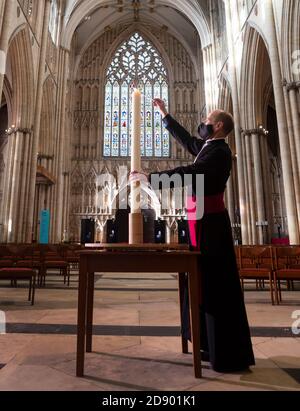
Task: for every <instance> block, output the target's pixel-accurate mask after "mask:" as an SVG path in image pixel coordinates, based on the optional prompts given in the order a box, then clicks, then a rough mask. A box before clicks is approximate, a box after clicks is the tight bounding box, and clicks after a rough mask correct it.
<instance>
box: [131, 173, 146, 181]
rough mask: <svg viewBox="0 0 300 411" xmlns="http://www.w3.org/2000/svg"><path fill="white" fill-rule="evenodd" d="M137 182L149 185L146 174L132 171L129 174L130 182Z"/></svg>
mask: <svg viewBox="0 0 300 411" xmlns="http://www.w3.org/2000/svg"><path fill="white" fill-rule="evenodd" d="M136 181H141V182H144V183H148V177H147V175H146V174H144V173H141V172H139V171H132V172H131V173H130V174H129V182H130V183H134V182H136Z"/></svg>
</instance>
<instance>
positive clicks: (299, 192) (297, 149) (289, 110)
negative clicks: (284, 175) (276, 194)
mask: <svg viewBox="0 0 300 411" xmlns="http://www.w3.org/2000/svg"><path fill="white" fill-rule="evenodd" d="M283 86H284V88H283V93H284V99H285V107H286V115H287V126H288V134H289V141H290V147H291V159H292V170H293V179H294V188H295V195H296V208H297V215H298V221H300V175H299V172H300V162H299V159H300V130H299V129H298V127H300V121H299V113H298V108H297V95H296V89H297V87H296V86H295V83H290V84H289V85H288V84H287V83H286V82H285V81H283Z"/></svg>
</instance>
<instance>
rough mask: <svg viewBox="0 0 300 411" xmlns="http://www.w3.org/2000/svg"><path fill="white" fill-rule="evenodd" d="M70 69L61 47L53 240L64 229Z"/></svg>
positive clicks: (53, 199) (59, 238)
mask: <svg viewBox="0 0 300 411" xmlns="http://www.w3.org/2000/svg"><path fill="white" fill-rule="evenodd" d="M68 70H69V50H66V49H64V48H60V51H59V68H58V78H59V85H58V95H57V107H56V135H55V153H54V155H55V166H54V173H55V176H56V178H57V183H56V186H55V190H54V196H53V198H52V209H53V225H52V241H54V242H56V241H60V240H61V238H62V230H63V226H62V223H63V221H62V220H63V214H62V211H63V210H62V208H63V196H64V176H63V171H64V154H65V150H66V149H69V148H68V147H65V144H64V138H65V118H66V94H67V77H68Z"/></svg>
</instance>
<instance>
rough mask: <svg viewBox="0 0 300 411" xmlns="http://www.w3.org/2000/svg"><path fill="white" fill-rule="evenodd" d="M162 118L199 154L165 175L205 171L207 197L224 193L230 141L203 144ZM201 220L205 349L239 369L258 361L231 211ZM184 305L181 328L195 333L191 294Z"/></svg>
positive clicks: (214, 360)
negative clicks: (245, 299)
mask: <svg viewBox="0 0 300 411" xmlns="http://www.w3.org/2000/svg"><path fill="white" fill-rule="evenodd" d="M163 122H164V125H165V127H166V128H167V130H168V131H169V132H170V133H171V134H172V135H173V137H174V138H175V139H176V140H177V141H178V142H179V143H180V144H181V145H182V146H183V147H184V148H185V149H186V150H188V151H189V152H190V153H191V154H192V155H194V156H195V157H196V160H195V163H194V164H192V165H189V166H186V167H178V168H175V169H173V170H167V171H163V172H161V173H160V174H168V175H169V176H171V175H174V174H180V175H181V176H182V177H183V176H184V175H185V174H192V175H193V176H196V175H197V174H203V175H204V184H205V186H204V194H205V196H215V195H217V194H220V193H224V192H225V189H226V183H227V180H228V178H229V176H230V172H231V168H232V153H231V150H230V148H229V146H228V144H227V143H226V142H225V140H216V141H211V142H209V143H207V145H206V146H205V147H203V146H204V142H203V141H202V140H200V139H199V138H196V137H192V136H191V135H190V134H189V133H188V132H187V131H186V130H185V129H184V128H183V127H182V126H181V125H180V124H179V123H177V121H175V120H174V119H173V118H172V117H171V116H170V115H167V116H166V117H165V118H164V120H163ZM153 174H157V173H153ZM150 178H151V175H150ZM194 189H195V187H193V190H194ZM198 223H199V224H201V231H200V232H201V234H200V244H199V246H200V251H201V257H199V258H200V266H201V274H202V281H201V292H202V302H203V305H202V306H201V349H202V350H203V351H204V352H205V353H208V355H209V361H210V362H211V364H212V367H213V369H214V370H215V371H219V372H233V371H239V370H242V369H245V368H247V367H248V366H250V365H254V364H255V360H254V355H253V350H252V344H251V338H250V330H249V325H248V320H247V314H246V309H245V304H244V298H243V293H242V290H241V285H240V280H239V275H238V269H237V264H236V256H235V251H234V245H233V238H232V231H231V223H230V219H229V215H228V212H227V210H225V211H222V212H218V213H213V214H204V216H203V218H202V219H201V221H199V222H198ZM198 223H197V224H198ZM186 296H187V293H186ZM185 307H186V308H185V312H184V316H185V321H184V324H183V329H182V333H183V335H184V336H186V337H188V338H190V334H189V333H190V330H189V314H188V312H189V310H188V300H187V297H186V304H185Z"/></svg>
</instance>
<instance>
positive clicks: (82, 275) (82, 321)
mask: <svg viewBox="0 0 300 411" xmlns="http://www.w3.org/2000/svg"><path fill="white" fill-rule="evenodd" d="M86 286H87V257H86V256H84V255H82V256H80V263H79V287H78V316H77V357H76V375H77V377H83V374H84V343H85V326H86V294H87V293H86Z"/></svg>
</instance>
